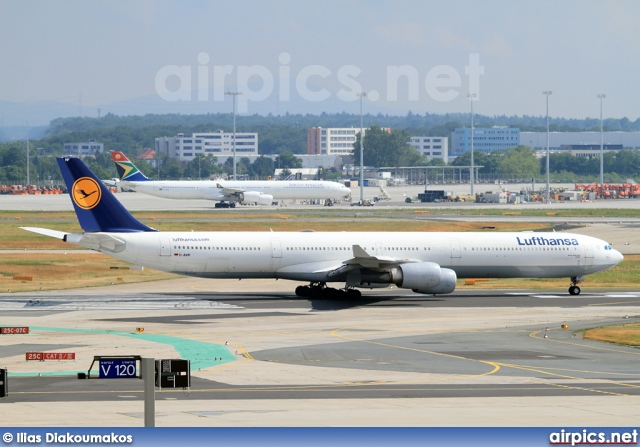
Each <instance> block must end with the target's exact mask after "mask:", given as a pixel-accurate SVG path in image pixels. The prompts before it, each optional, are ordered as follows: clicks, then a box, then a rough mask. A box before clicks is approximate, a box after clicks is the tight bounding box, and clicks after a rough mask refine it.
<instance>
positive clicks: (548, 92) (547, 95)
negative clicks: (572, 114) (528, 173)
mask: <svg viewBox="0 0 640 447" xmlns="http://www.w3.org/2000/svg"><path fill="white" fill-rule="evenodd" d="M551 93H553V92H552V91H551V90H548V91H545V92H542V94H543V95H545V96H546V97H547V196H546V201H547V203H551V199H550V198H549V95H550V94H551Z"/></svg>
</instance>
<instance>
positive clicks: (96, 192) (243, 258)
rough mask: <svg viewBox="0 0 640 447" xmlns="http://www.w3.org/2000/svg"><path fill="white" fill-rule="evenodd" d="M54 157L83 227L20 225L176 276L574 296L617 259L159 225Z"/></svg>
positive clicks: (81, 168)
mask: <svg viewBox="0 0 640 447" xmlns="http://www.w3.org/2000/svg"><path fill="white" fill-rule="evenodd" d="M57 162H58V165H59V167H60V170H61V172H62V176H63V178H64V180H65V183H66V184H67V188H68V190H69V195H70V196H71V199H72V202H73V205H74V208H75V211H76V215H77V217H78V220H79V222H80V225H81V227H82V229H83V230H84V231H85V232H84V233H65V232H61V231H56V230H50V229H46V228H34V227H23V229H25V230H27V231H32V232H35V233H39V234H43V235H46V236H50V237H55V238H58V239H62V240H64V241H65V242H69V243H71V244H75V245H79V246H82V247H85V248H89V249H92V250H97V251H100V252H102V253H105V254H107V255H109V256H112V257H114V258H117V259H121V260H123V261H126V262H130V263H134V264H138V265H143V266H146V267H150V268H154V269H157V270H162V271H166V272H172V273H178V274H182V275H189V276H196V277H205V278H240V279H242V278H276V279H289V280H296V281H305V282H308V283H309V285H308V286H298V287H297V288H296V295H298V296H311V297H325V298H341V297H349V298H357V297H359V296H360V291H359V290H357V288H373V287H388V286H389V285H392V284H394V285H396V286H398V287H400V288H403V289H409V290H413V291H414V292H417V293H424V294H445V293H451V292H453V291H454V290H455V287H456V280H457V278H468V277H475V278H478V277H480V278H560V277H569V278H570V280H571V287H569V293H570V294H571V295H577V294H579V293H580V287H578V285H577V284H578V283H579V282H580V281H581V280H582V276H583V275H587V274H590V273H596V272H599V271H602V270H606V269H608V268H611V267H613V266H615V265H617V264H618V263H620V262H621V261H622V259H623V257H622V255H621V254H620V253H619V252H618V251H617V250H614V249H613V248H612V247H611V246H610V245H609V244H608V243H607V242H605V241H602V240H600V239H596V238H593V237H589V236H584V235H579V234H571V233H556V232H540V233H533V232H517V233H516V232H509V233H507V232H505V233H490V234H487V233H478V232H467V233H450V232H411V233H409V232H384V233H380V232H281V233H280V232H158V231H156V230H154V229H153V228H150V227H147V226H146V225H144V224H143V223H141V222H139V221H138V220H136V219H135V218H134V217H133V216H132V215H131V214H130V213H129V212H128V211H127V210H126V209H125V208H124V206H122V204H121V203H120V202H119V201H118V200H117V199H116V197H115V196H114V195H113V194H111V192H110V191H109V190H108V189H107V187H106V186H105V185H104V184H103V183H102V182H101V181H100V180H99V179H98V178H97V177H96V176H95V175H94V173H93V172H92V171H91V170H90V169H89V168H88V167H87V166H86V165H85V164H84V163H83V162H82V160H80V159H78V158H58V159H57ZM328 283H344V286H343V287H342V289H335V288H331V287H328V286H327V284H328Z"/></svg>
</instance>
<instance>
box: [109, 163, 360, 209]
mask: <svg viewBox="0 0 640 447" xmlns="http://www.w3.org/2000/svg"><path fill="white" fill-rule="evenodd" d="M111 158H112V160H113V162H114V163H115V164H116V169H117V170H118V175H119V176H120V182H119V185H118V186H120V187H121V188H124V189H131V190H133V191H136V192H141V193H144V194H149V195H151V196H156V197H164V198H167V199H205V200H217V201H218V202H219V203H216V205H215V207H216V208H227V207H232V208H233V207H235V204H236V203H240V204H257V205H271V204H272V203H273V201H274V200H284V199H292V200H329V199H337V198H342V197H346V196H348V195H349V194H351V190H350V189H349V188H347V187H346V186H344V185H342V184H340V183H336V182H327V181H319V180H310V181H307V180H294V181H264V180H248V181H228V180H217V181H212V180H150V179H149V178H147V177H146V176H145V175H144V174H142V172H140V170H138V168H136V166H135V165H134V164H133V163H132V162H131V161H130V160H129V159H128V158H127V156H126V155H124V154H123V153H122V152H116V151H112V152H111Z"/></svg>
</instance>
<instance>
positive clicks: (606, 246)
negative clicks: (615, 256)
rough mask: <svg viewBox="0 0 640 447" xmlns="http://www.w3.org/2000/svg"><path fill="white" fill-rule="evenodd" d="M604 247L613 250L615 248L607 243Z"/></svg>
mask: <svg viewBox="0 0 640 447" xmlns="http://www.w3.org/2000/svg"><path fill="white" fill-rule="evenodd" d="M604 249H605V250H613V248H611V245H605V246H604Z"/></svg>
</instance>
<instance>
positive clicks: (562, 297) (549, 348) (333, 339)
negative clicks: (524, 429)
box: [0, 279, 640, 426]
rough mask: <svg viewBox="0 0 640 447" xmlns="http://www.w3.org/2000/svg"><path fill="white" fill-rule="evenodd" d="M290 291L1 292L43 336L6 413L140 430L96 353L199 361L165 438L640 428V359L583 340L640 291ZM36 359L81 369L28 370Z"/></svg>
mask: <svg viewBox="0 0 640 447" xmlns="http://www.w3.org/2000/svg"><path fill="white" fill-rule="evenodd" d="M267 282H269V283H270V285H269V286H267V284H266V283H267ZM291 286H292V283H287V282H284V281H267V280H254V281H240V282H238V281H234V282H233V284H232V282H231V281H229V282H226V283H225V282H223V284H220V282H218V281H208V282H207V281H205V280H194V279H180V280H172V281H166V282H163V283H162V284H159V283H154V284H147V285H146V291H144V292H142V293H141V290H140V288H144V287H145V286H144V285H131V286H117V287H105V288H96V289H91V290H89V289H87V290H83V291H68V292H60V293H58V294H56V293H43V292H40V293H31V294H2V295H0V315H2V316H1V317H0V326H8V325H12V326H23V325H27V326H30V327H31V328H33V329H32V330H31V333H30V334H28V335H10V336H7V335H3V336H1V337H0V344H1V345H2V350H1V351H0V352H1V353H2V354H0V363H1V364H3V365H6V367H7V368H8V369H9V374H10V395H9V397H8V398H7V399H5V400H4V401H2V402H1V403H0V404H4V405H7V408H11V409H13V411H9V412H7V417H8V418H9V419H7V420H4V421H3V422H4V423H5V424H6V425H15V426H22V425H25V426H29V425H52V426H64V425H71V426H73V425H85V424H87V425H97V426H128V425H131V426H136V425H138V426H139V425H141V423H142V421H141V418H142V414H141V411H142V408H143V407H142V389H143V386H142V382H141V381H140V380H137V379H124V380H107V379H90V380H78V379H77V378H76V374H77V372H80V371H86V370H87V369H88V367H89V365H90V364H91V360H92V359H93V356H94V355H121V354H123V353H126V354H129V355H133V354H135V355H142V356H143V357H153V358H156V359H158V358H165V359H168V358H179V357H182V358H187V357H186V356H185V355H184V354H185V352H190V353H189V356H190V357H188V358H190V360H191V364H192V378H193V382H192V388H191V389H190V390H189V392H186V391H184V390H177V391H167V390H163V391H162V392H161V393H156V400H157V406H158V408H159V413H158V419H157V423H158V426H163V425H171V426H197V425H225V426H229V425H231V426H274V425H275V426H307V425H311V426H326V425H329V426H345V425H348V426H351V425H363V426H378V425H384V426H405V425H449V426H451V425H492V424H493V425H499V426H504V425H516V426H517V425H528V426H531V425H558V424H559V423H560V420H559V419H558V418H559V417H561V418H562V419H561V420H562V423H563V424H567V425H576V424H579V425H593V426H595V425H629V426H630V425H633V423H635V422H632V421H637V420H638V419H637V418H638V417H639V416H640V409H638V405H637V404H636V399H637V398H638V396H640V372H638V367H637V365H638V360H639V355H640V351H638V350H637V349H633V348H626V347H620V346H614V345H608V344H603V343H596V342H591V341H588V340H583V339H582V336H581V334H580V333H579V332H574V331H576V330H580V329H583V328H590V327H595V326H601V325H609V324H618V323H628V322H637V321H638V318H640V312H639V309H640V290H638V291H624V292H611V291H602V290H600V291H589V290H585V291H584V292H583V294H582V295H580V296H579V297H570V296H569V295H568V294H567V293H566V291H562V292H559V293H549V292H544V293H541V292H539V291H527V290H522V291H513V290H510V291H486V292H485V291H480V292H478V291H461V292H456V293H455V294H454V295H452V296H438V297H431V296H419V295H415V294H407V293H404V291H398V290H397V289H390V290H375V291H371V292H367V294H366V296H365V297H364V298H363V299H361V300H358V301H351V302H349V301H329V300H307V299H301V298H297V297H295V296H294V295H292V294H291V292H290V291H291V290H292V287H291ZM261 290H262V291H264V290H270V291H269V292H267V293H265V292H262V291H261ZM563 324H566V325H569V329H567V330H564V329H562V328H561V325H563ZM140 327H143V328H144V332H142V333H140V332H138V333H136V332H135V328H140ZM193 343H195V344H196V345H193ZM194 346H195V347H194ZM189 349H191V351H189ZM34 350H35V351H37V350H42V351H48V352H68V351H73V352H75V354H76V360H74V361H71V362H66V363H65V362H64V361H53V362H27V361H26V360H25V352H27V351H34ZM214 356H215V360H214ZM38 375H40V376H38ZM541 405H542V406H544V407H548V408H547V409H546V410H545V411H540V406H541ZM558 405H560V407H562V408H563V411H561V412H560V413H558V411H557V410H553V411H550V409H551V408H556V409H557V408H558ZM77 407H81V408H83V409H84V410H85V411H82V412H78V411H77V410H74V409H75V408H77ZM52 408H55V409H57V410H56V411H52ZM27 410H28V411H27ZM67 410H68V411H70V412H71V414H72V416H71V417H68V416H65V414H64V413H65V411H67ZM74 412H77V414H75V415H74ZM96 412H99V414H100V417H99V418H98V417H96ZM365 416H366V417H365ZM36 420H37V421H39V422H38V423H35V421H36Z"/></svg>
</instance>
